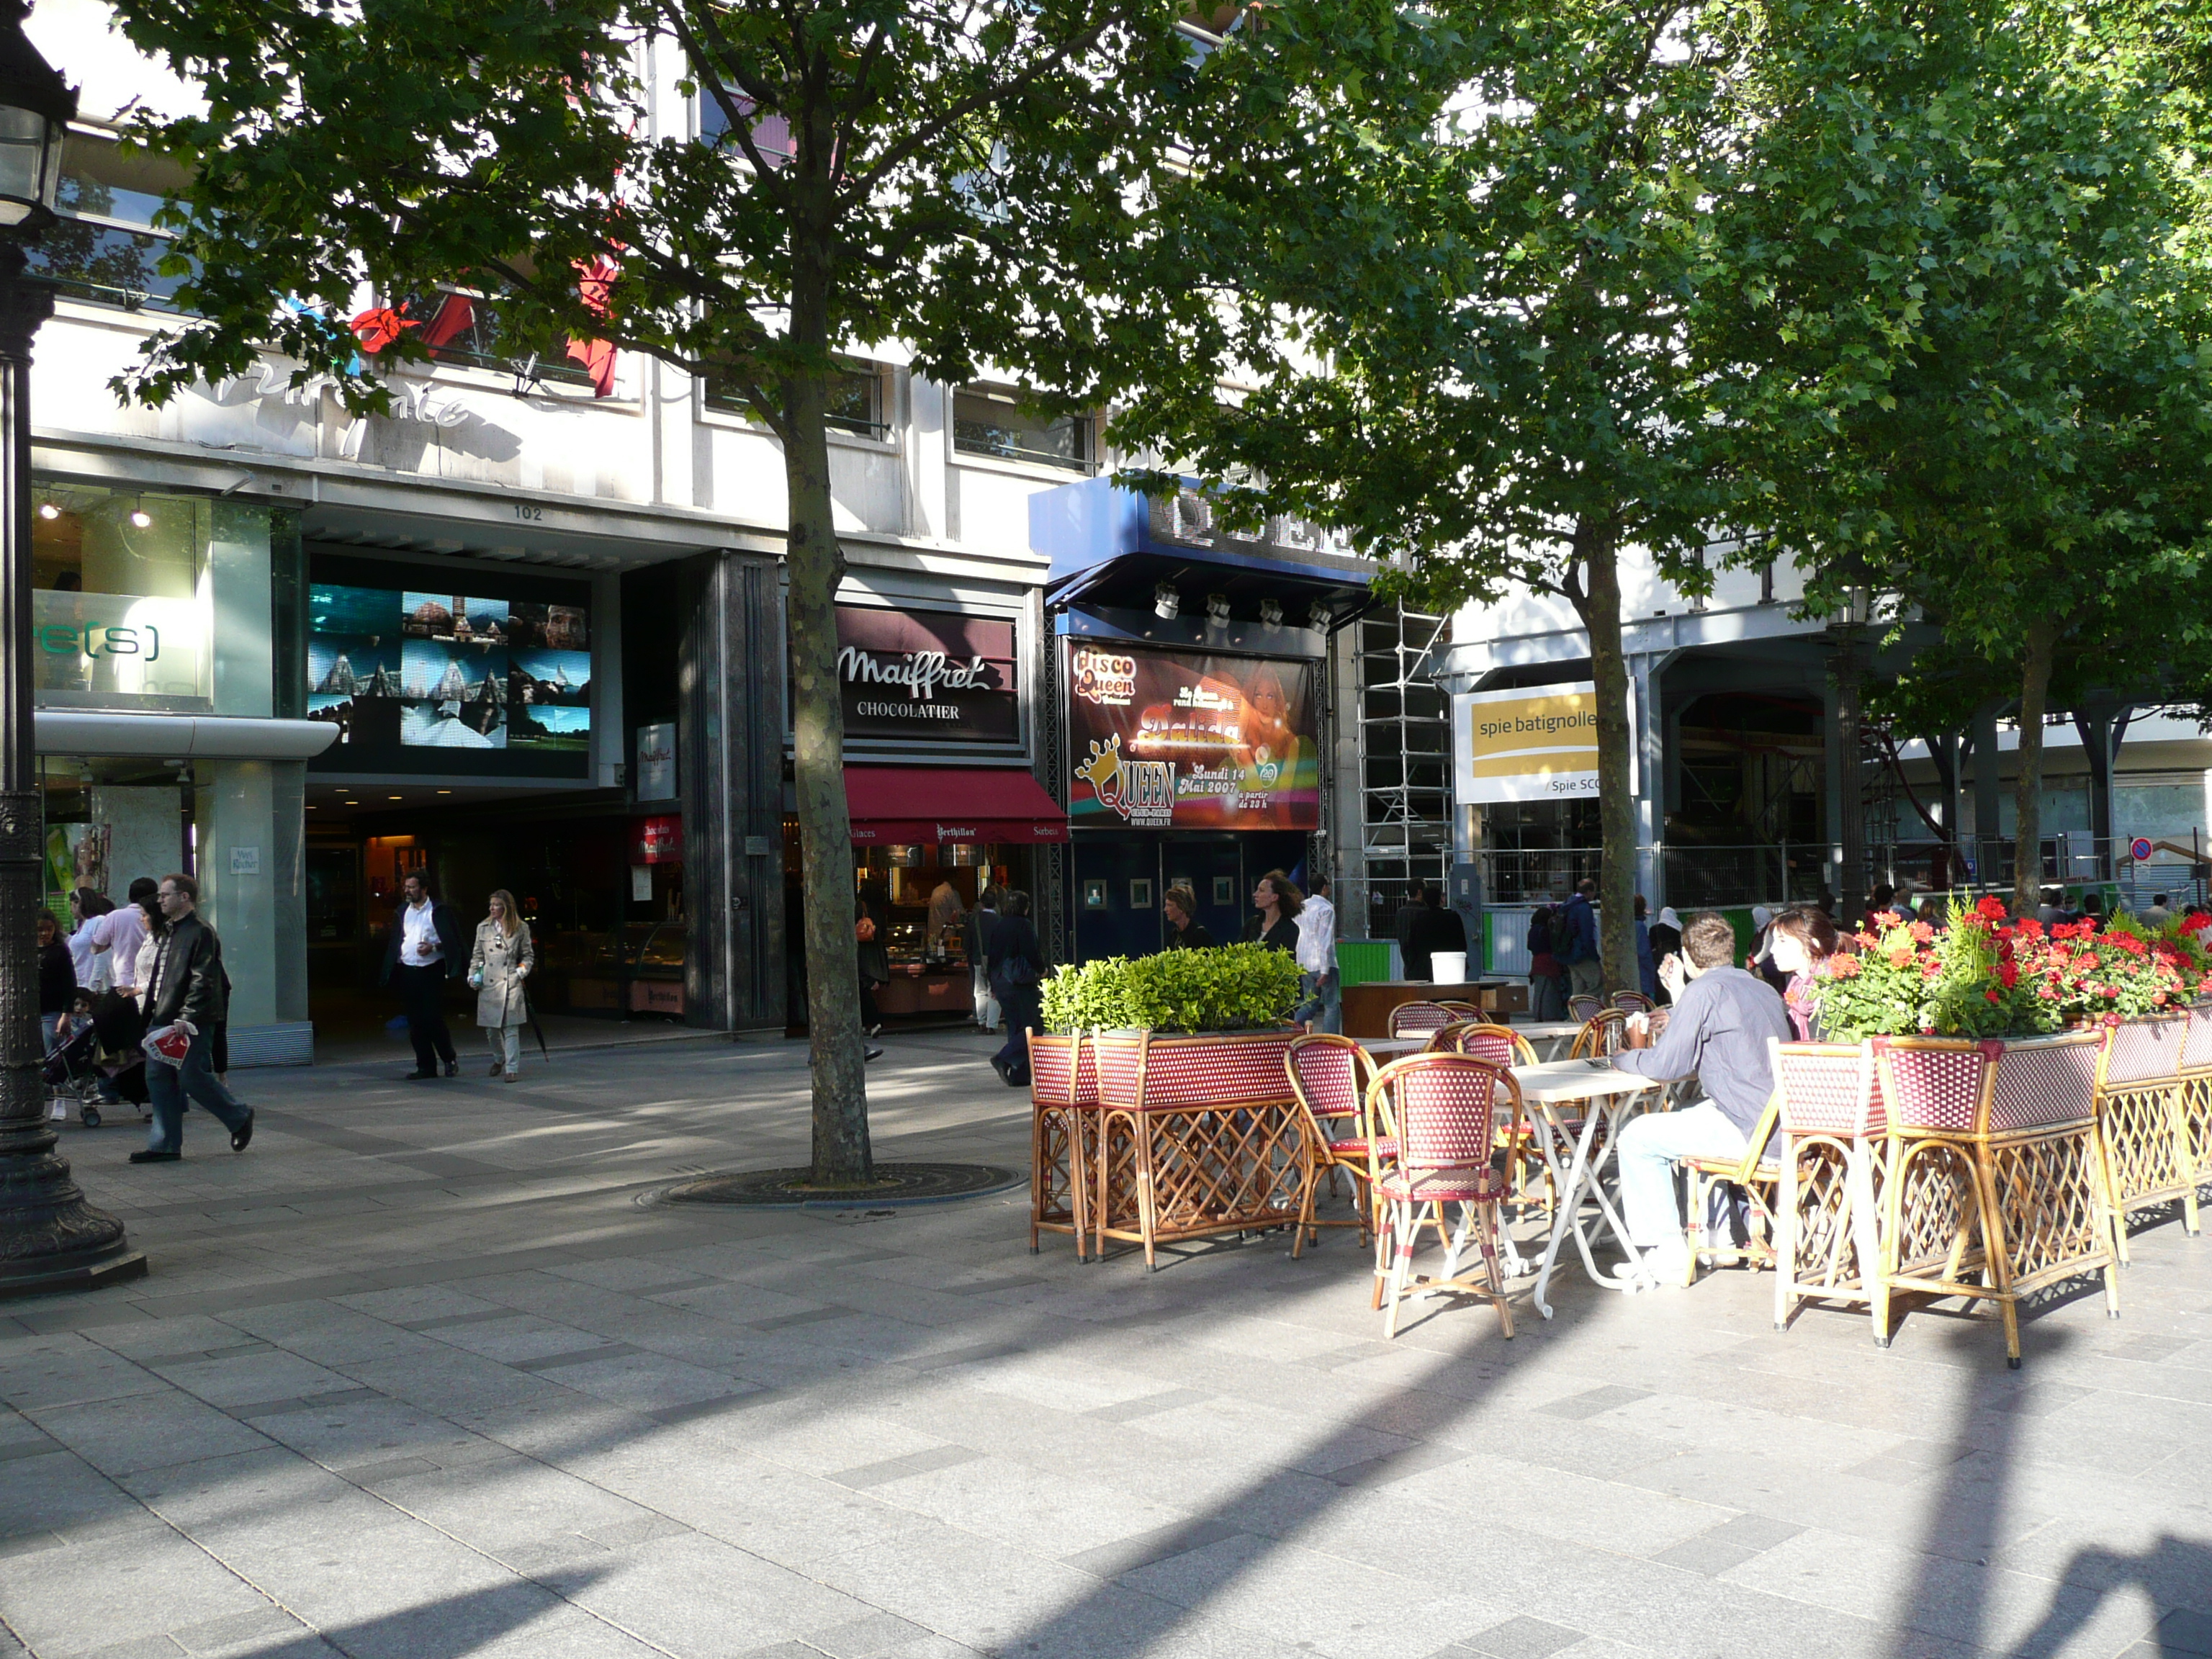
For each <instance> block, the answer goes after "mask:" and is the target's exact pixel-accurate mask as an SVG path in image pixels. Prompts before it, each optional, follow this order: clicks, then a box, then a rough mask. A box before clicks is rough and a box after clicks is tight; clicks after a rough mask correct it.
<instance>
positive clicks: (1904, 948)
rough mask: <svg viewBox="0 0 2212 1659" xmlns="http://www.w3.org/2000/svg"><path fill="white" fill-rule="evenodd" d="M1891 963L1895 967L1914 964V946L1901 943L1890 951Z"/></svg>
mask: <svg viewBox="0 0 2212 1659" xmlns="http://www.w3.org/2000/svg"><path fill="white" fill-rule="evenodd" d="M1889 965H1890V966H1891V967H1893V968H1910V967H1911V965H1912V947H1911V945H1899V946H1898V947H1897V948H1896V949H1895V950H1893V951H1891V952H1890V953H1889Z"/></svg>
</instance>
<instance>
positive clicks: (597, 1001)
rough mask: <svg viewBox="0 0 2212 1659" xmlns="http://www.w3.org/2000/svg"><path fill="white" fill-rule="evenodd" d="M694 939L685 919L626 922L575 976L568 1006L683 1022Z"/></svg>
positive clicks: (570, 982)
mask: <svg viewBox="0 0 2212 1659" xmlns="http://www.w3.org/2000/svg"><path fill="white" fill-rule="evenodd" d="M688 933H689V930H688V928H687V927H686V926H685V924H684V918H683V917H681V916H665V917H663V918H662V919H661V920H660V921H626V922H624V923H623V924H622V925H621V926H620V927H617V928H615V929H614V930H613V931H612V932H611V933H606V934H604V935H602V936H601V937H600V938H599V941H598V943H597V945H596V947H595V948H593V949H592V951H591V952H590V955H589V957H588V958H587V959H586V960H584V961H581V962H578V963H575V965H574V966H573V967H572V968H571V969H570V970H569V973H568V1006H569V1007H570V1008H572V1009H575V1010H578V1011H586V1010H591V1011H598V1012H622V1013H625V1014H667V1015H671V1016H672V1017H674V1018H678V1019H681V1018H683V1017H684V945H685V944H686V942H687V937H688Z"/></svg>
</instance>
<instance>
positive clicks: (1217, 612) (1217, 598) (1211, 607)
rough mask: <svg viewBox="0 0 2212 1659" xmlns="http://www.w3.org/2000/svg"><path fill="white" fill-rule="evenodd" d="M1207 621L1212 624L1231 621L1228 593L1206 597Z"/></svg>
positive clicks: (1210, 594)
mask: <svg viewBox="0 0 2212 1659" xmlns="http://www.w3.org/2000/svg"><path fill="white" fill-rule="evenodd" d="M1228 620H1229V596H1228V595H1227V594H1226V593H1209V594H1207V595H1206V621H1208V622H1210V623H1225V622H1227V621H1228Z"/></svg>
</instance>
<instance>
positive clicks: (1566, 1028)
mask: <svg viewBox="0 0 2212 1659" xmlns="http://www.w3.org/2000/svg"><path fill="white" fill-rule="evenodd" d="M1513 1029H1514V1030H1516V1031H1518V1032H1519V1033H1520V1034H1521V1035H1522V1036H1524V1037H1563V1036H1574V1035H1575V1034H1576V1033H1577V1031H1579V1030H1582V1029H1583V1023H1582V1021H1580V1020H1578V1019H1539V1020H1531V1021H1529V1022H1528V1024H1522V1025H1516V1026H1515V1027H1513Z"/></svg>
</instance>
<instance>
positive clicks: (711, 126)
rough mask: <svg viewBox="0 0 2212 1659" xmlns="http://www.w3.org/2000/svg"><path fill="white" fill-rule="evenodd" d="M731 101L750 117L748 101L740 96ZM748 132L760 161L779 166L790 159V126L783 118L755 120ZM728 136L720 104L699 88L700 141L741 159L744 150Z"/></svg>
mask: <svg viewBox="0 0 2212 1659" xmlns="http://www.w3.org/2000/svg"><path fill="white" fill-rule="evenodd" d="M730 101H731V102H732V103H733V104H735V105H736V106H738V112H740V113H741V114H745V115H750V114H752V112H753V109H754V107H755V106H754V104H753V100H751V99H750V98H746V97H744V96H742V95H740V96H738V97H733V98H732V99H731V100H730ZM751 131H752V140H753V148H754V149H757V150H758V151H759V152H760V154H761V159H762V160H763V161H771V162H782V161H789V160H790V159H791V158H792V155H793V154H794V150H793V145H792V142H791V123H790V122H789V121H788V120H787V119H786V118H784V117H782V116H781V115H763V116H760V117H757V118H755V119H754V121H753V122H752V128H751ZM729 133H730V118H729V116H728V115H727V114H726V112H724V111H723V108H722V104H721V100H720V99H718V98H716V97H715V96H714V94H712V93H710V92H708V91H707V90H705V89H704V88H701V90H700V93H699V136H700V137H702V138H703V139H705V140H706V141H707V142H708V143H710V144H715V145H718V146H723V147H726V148H727V149H730V150H732V151H733V152H734V153H736V154H737V155H744V148H743V146H741V145H740V144H739V143H738V141H737V140H736V139H734V138H732V137H730V136H729Z"/></svg>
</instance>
